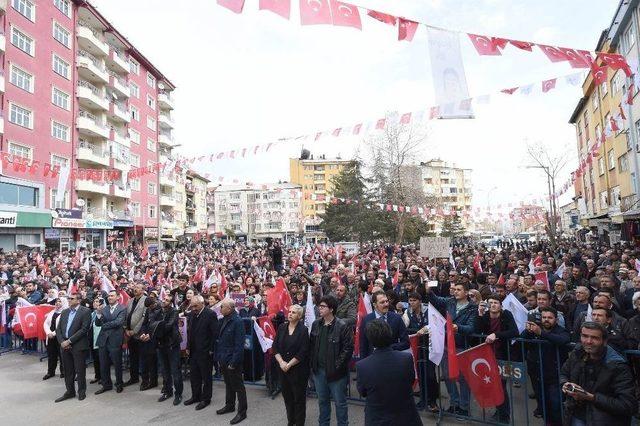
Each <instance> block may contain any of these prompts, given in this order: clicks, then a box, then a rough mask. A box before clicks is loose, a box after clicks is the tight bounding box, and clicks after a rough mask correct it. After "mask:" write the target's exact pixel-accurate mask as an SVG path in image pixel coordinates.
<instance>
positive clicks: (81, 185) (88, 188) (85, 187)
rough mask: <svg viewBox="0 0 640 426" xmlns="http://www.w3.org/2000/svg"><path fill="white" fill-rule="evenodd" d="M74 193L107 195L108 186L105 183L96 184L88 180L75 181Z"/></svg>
mask: <svg viewBox="0 0 640 426" xmlns="http://www.w3.org/2000/svg"><path fill="white" fill-rule="evenodd" d="M76 191H82V192H92V193H95V194H102V195H109V185H107V184H106V183H96V182H93V181H90V180H76Z"/></svg>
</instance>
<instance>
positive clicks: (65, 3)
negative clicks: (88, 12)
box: [53, 0, 71, 18]
mask: <svg viewBox="0 0 640 426" xmlns="http://www.w3.org/2000/svg"><path fill="white" fill-rule="evenodd" d="M53 5H54V6H55V7H56V9H58V10H59V11H60V12H62V13H63V14H64V15H65V16H68V17H69V18H70V17H71V2H70V0H53Z"/></svg>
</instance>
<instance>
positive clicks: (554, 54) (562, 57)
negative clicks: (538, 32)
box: [538, 44, 569, 62]
mask: <svg viewBox="0 0 640 426" xmlns="http://www.w3.org/2000/svg"><path fill="white" fill-rule="evenodd" d="M538 47H539V48H540V50H542V53H544V54H545V55H547V58H549V60H550V61H551V62H562V61H568V60H569V57H568V56H567V55H566V53H564V52H563V51H561V50H560V49H559V48H557V47H553V46H547V45H544V44H538Z"/></svg>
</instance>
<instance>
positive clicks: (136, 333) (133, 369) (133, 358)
mask: <svg viewBox="0 0 640 426" xmlns="http://www.w3.org/2000/svg"><path fill="white" fill-rule="evenodd" d="M146 298H147V296H145V295H144V284H143V283H142V282H137V283H136V284H135V285H134V287H133V298H132V299H131V300H129V303H127V316H126V317H125V323H124V334H125V338H126V340H127V345H128V347H129V374H130V378H129V381H127V382H126V383H125V384H124V386H129V385H133V384H135V383H138V381H139V380H140V352H141V351H142V345H143V344H144V343H143V342H141V341H140V329H141V328H142V322H143V320H144V311H145V309H146V308H145V306H144V301H145V300H146ZM147 371H148V369H147V368H146V367H144V370H143V371H142V383H141V385H140V390H147V389H149V380H148V377H146V376H148V374H147ZM145 377H146V378H147V380H146V382H145Z"/></svg>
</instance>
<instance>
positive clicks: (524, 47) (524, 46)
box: [509, 40, 533, 52]
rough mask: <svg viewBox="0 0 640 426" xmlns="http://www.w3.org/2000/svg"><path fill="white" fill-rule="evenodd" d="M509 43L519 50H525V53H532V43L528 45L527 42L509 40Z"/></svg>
mask: <svg viewBox="0 0 640 426" xmlns="http://www.w3.org/2000/svg"><path fill="white" fill-rule="evenodd" d="M509 43H511V44H512V45H513V46H515V47H517V48H518V49H520V50H526V51H527V52H531V51H533V43H529V42H528V41H518V40H509Z"/></svg>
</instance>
